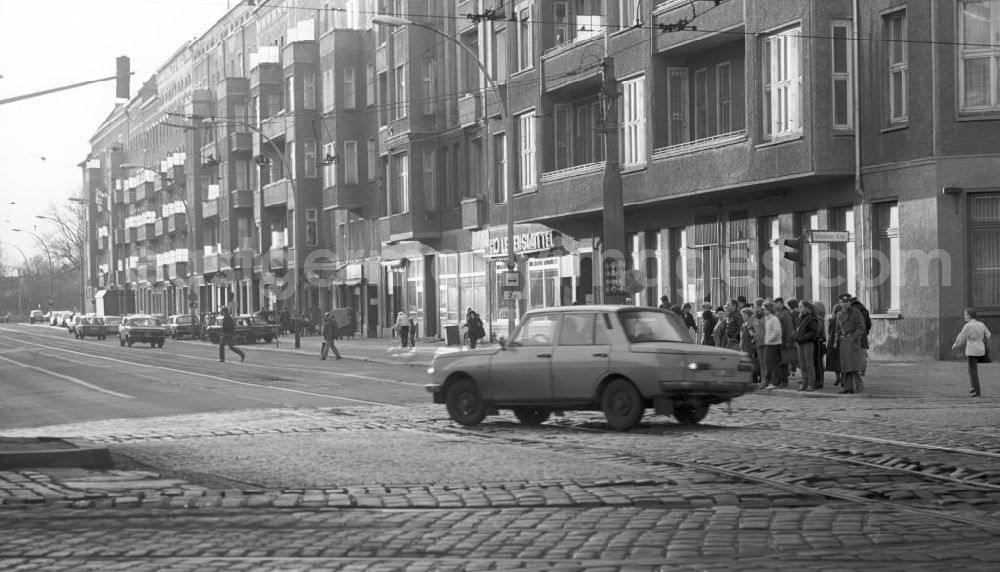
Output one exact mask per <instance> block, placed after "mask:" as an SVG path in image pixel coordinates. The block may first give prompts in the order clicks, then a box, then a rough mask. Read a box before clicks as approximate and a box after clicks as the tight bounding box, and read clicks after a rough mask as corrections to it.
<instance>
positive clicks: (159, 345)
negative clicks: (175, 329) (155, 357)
mask: <svg viewBox="0 0 1000 572" xmlns="http://www.w3.org/2000/svg"><path fill="white" fill-rule="evenodd" d="M164 342H165V340H160V341H159V343H157V344H156V345H157V346H158V347H159V348H160V349H161V350H162V349H163V344H164Z"/></svg>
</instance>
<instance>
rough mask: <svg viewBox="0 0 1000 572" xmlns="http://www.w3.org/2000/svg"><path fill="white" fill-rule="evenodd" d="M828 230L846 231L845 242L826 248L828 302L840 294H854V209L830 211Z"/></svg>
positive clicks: (849, 207) (855, 268) (855, 274)
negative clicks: (828, 272)
mask: <svg viewBox="0 0 1000 572" xmlns="http://www.w3.org/2000/svg"><path fill="white" fill-rule="evenodd" d="M828 228H829V229H830V230H846V231H848V241H847V242H835V243H832V244H830V245H829V246H828V252H829V254H830V272H831V275H830V287H831V292H830V301H831V302H833V301H835V300H837V299H839V297H840V295H841V294H856V293H857V292H856V291H855V284H856V283H857V282H856V280H857V259H856V258H855V257H856V256H857V251H856V250H855V242H854V238H855V237H854V207H851V206H847V207H839V208H833V209H830V222H829V225H828Z"/></svg>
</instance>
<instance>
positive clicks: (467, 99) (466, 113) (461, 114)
mask: <svg viewBox="0 0 1000 572" xmlns="http://www.w3.org/2000/svg"><path fill="white" fill-rule="evenodd" d="M482 114H483V113H482V111H481V110H480V108H479V94H478V93H469V94H466V95H464V96H462V97H461V98H459V100H458V124H459V125H461V126H462V127H474V126H475V125H478V124H479V119H480V118H481V117H482Z"/></svg>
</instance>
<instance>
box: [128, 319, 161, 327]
mask: <svg viewBox="0 0 1000 572" xmlns="http://www.w3.org/2000/svg"><path fill="white" fill-rule="evenodd" d="M131 325H133V326H159V325H160V323H159V321H158V320H157V319H156V318H135V319H134V320H132V324H131Z"/></svg>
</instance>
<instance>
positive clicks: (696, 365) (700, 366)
mask: <svg viewBox="0 0 1000 572" xmlns="http://www.w3.org/2000/svg"><path fill="white" fill-rule="evenodd" d="M711 367H712V366H711V365H710V364H707V363H700V362H696V361H693V362H689V363H688V364H687V368H688V369H689V370H691V371H701V370H706V369H710V368H711Z"/></svg>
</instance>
